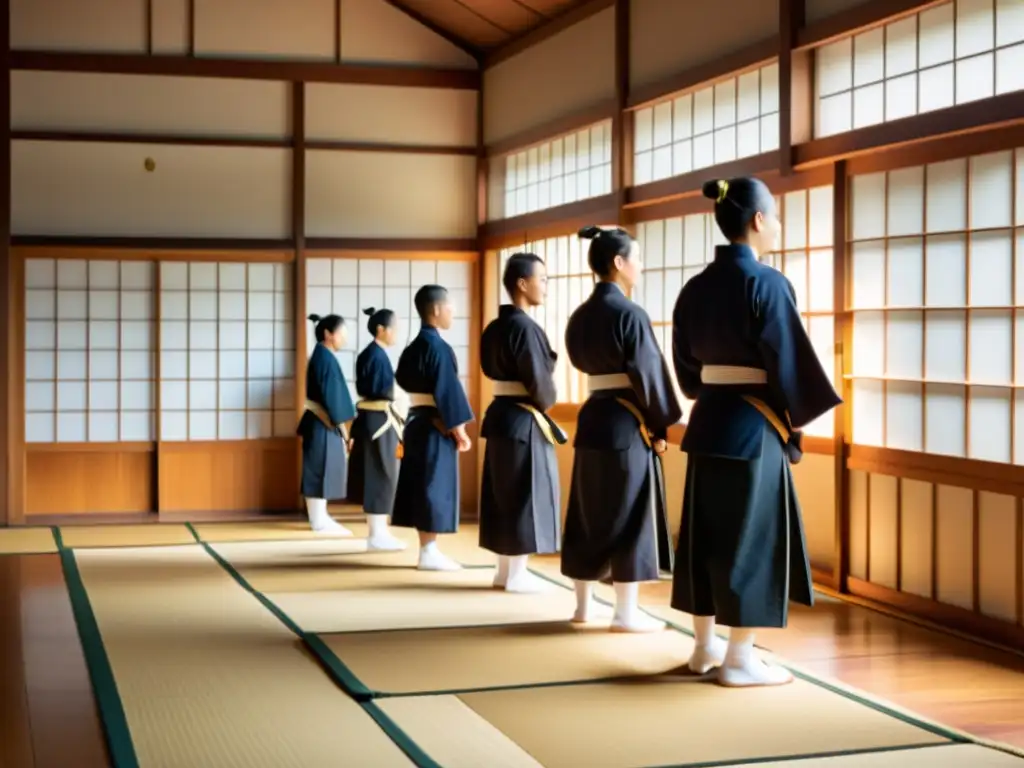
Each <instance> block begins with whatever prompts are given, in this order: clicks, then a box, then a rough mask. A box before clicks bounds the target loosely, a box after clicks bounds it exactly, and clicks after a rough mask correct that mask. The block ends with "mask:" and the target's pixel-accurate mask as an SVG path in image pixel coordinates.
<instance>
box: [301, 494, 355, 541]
mask: <svg viewBox="0 0 1024 768" xmlns="http://www.w3.org/2000/svg"><path fill="white" fill-rule="evenodd" d="M306 513H307V514H308V515H309V527H310V528H312V529H313V532H314V533H325V534H332V535H334V536H351V535H352V531H350V530H349V529H348V528H346V527H345V526H343V525H342V524H341V523H339V522H338V521H337V520H335V519H334V518H333V517H331V516H330V515H329V514H327V499H311V498H309V497H308V496H307V497H306Z"/></svg>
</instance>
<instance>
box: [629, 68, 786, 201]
mask: <svg viewBox="0 0 1024 768" xmlns="http://www.w3.org/2000/svg"><path fill="white" fill-rule="evenodd" d="M633 119H634V131H635V134H634V135H635V138H634V145H635V146H634V151H633V152H634V154H633V158H634V164H635V165H634V175H635V183H636V184H646V183H648V182H651V181H659V180H661V179H667V178H669V177H670V176H678V175H680V174H683V173H689V172H690V171H695V170H699V169H700V168H707V167H709V166H712V165H717V164H719V163H727V162H730V161H733V160H737V159H739V158H742V157H751V156H753V155H758V154H761V153H763V152H771V151H772V150H775V149H778V147H779V65H778V64H769V65H768V66H765V67H761V68H760V69H755V70H754V71H753V72H747V73H745V74H742V75H739V76H738V77H731V78H729V79H727V80H723V81H722V82H720V83H716V84H715V85H710V86H707V87H706V88H701V89H699V90H697V91H695V92H693V93H686V94H683V95H682V96H678V97H676V98H674V99H669V100H667V101H663V102H661V103H660V104H655V105H654V106H652V107H645V108H643V109H638V110H637V111H636V112H635V113H634V117H633Z"/></svg>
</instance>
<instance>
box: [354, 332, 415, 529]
mask: <svg viewBox="0 0 1024 768" xmlns="http://www.w3.org/2000/svg"><path fill="white" fill-rule="evenodd" d="M394 390H395V373H394V370H393V369H392V367H391V360H390V359H389V358H388V356H387V353H386V352H385V351H384V349H383V347H381V346H380V345H379V344H377V342H375V341H371V342H370V343H369V345H367V347H366V349H364V350H363V351H362V352H360V353H359V357H358V358H357V359H356V394H357V395H359V397H360V398H362V399H361V400H360V401H359V402H358V403H357V404H356V411H357V415H356V420H355V421H354V422H352V431H351V433H350V434H351V437H352V455H351V456H350V457H349V472H348V502H349V503H350V504H361V505H362V507H363V511H364V512H365V513H366V514H368V515H390V514H391V510H392V509H393V508H394V504H395V493H396V491H397V489H398V468H399V447H400V444H401V431H402V429H403V427H404V424H403V423H402V420H401V418H400V417H399V416H398V413H397V412H396V411H395V408H394V402H393V401H394Z"/></svg>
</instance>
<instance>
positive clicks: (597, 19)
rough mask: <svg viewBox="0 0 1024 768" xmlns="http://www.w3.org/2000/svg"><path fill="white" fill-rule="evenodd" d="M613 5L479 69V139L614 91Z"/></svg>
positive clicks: (568, 111) (511, 132) (518, 129)
mask: <svg viewBox="0 0 1024 768" xmlns="http://www.w3.org/2000/svg"><path fill="white" fill-rule="evenodd" d="M614 44H615V16H614V9H612V8H609V9H608V10H605V11H601V12H600V13H597V14H595V15H593V16H591V17H589V18H588V19H586V20H584V21H581V22H580V23H578V24H575V25H573V26H571V27H569V28H568V29H566V30H564V31H562V32H560V33H558V34H557V35H554V36H552V37H550V38H548V39H547V40H545V41H544V42H542V43H538V44H537V45H535V46H533V47H531V48H528V49H527V50H525V51H523V52H522V53H519V54H517V55H515V56H513V57H512V58H510V59H506V60H505V61H502V62H501V63H500V64H498V65H496V66H494V67H492V68H490V69H488V70H486V71H485V72H484V90H483V97H484V142H485V143H487V144H492V143H494V142H496V141H500V140H502V139H505V138H508V137H510V136H515V135H516V134H520V133H523V132H524V131H527V130H529V129H531V128H536V127H537V126H541V125H545V124H547V123H550V122H552V121H554V120H557V119H559V118H562V117H565V116H567V115H572V114H575V113H578V112H580V111H582V110H585V109H588V108H590V107H594V106H595V105H599V104H601V103H603V102H607V101H608V100H610V99H613V98H614V97H615V57H614V56H613V55H612V52H613V51H614Z"/></svg>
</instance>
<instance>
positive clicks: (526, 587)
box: [505, 555, 547, 593]
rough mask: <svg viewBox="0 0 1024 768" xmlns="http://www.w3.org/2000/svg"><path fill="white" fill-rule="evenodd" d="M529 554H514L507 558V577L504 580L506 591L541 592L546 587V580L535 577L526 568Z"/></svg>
mask: <svg viewBox="0 0 1024 768" xmlns="http://www.w3.org/2000/svg"><path fill="white" fill-rule="evenodd" d="M529 561H530V556H529V555H515V556H514V557H510V558H508V578H507V579H506V582H505V591H506V592H520V593H528V592H543V591H545V590H546V589H547V582H545V581H544V580H543V579H540V578H537V576H535V575H534V574H532V573H530V571H529V569H528V565H529Z"/></svg>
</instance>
